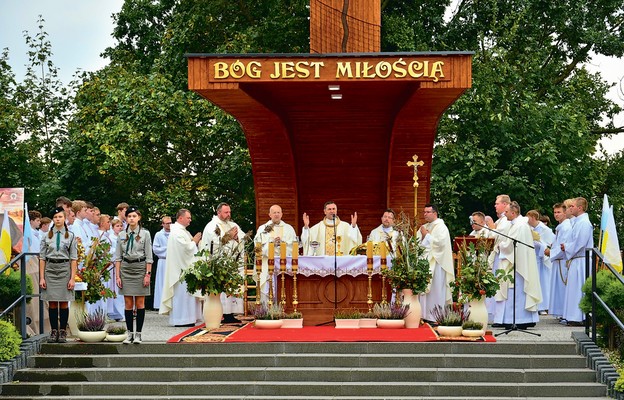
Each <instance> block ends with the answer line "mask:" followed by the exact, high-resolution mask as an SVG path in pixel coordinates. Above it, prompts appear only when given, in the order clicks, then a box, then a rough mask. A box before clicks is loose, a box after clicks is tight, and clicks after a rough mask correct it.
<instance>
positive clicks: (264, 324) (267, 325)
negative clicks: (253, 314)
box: [254, 319, 284, 329]
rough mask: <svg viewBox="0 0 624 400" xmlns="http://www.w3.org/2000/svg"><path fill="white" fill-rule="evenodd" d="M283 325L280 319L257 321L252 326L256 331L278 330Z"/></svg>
mask: <svg viewBox="0 0 624 400" xmlns="http://www.w3.org/2000/svg"><path fill="white" fill-rule="evenodd" d="M283 323H284V322H283V321H282V320H281V319H257V320H256V321H255V322H254V326H255V327H256V328H258V329H279V328H281V327H282V324H283Z"/></svg>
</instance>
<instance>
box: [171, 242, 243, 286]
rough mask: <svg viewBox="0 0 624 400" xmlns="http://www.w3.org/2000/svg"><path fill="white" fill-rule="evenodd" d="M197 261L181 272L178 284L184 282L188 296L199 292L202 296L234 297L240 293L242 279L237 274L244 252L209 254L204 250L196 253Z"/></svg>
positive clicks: (235, 250) (233, 250) (207, 250)
mask: <svg viewBox="0 0 624 400" xmlns="http://www.w3.org/2000/svg"><path fill="white" fill-rule="evenodd" d="M197 256H198V258H199V259H198V260H197V261H195V262H194V263H193V264H192V265H191V266H190V267H189V268H187V269H185V270H183V271H182V274H181V275H180V282H182V281H184V282H186V290H187V291H188V292H189V293H190V294H194V293H196V292H197V291H200V292H201V294H202V295H204V296H205V295H207V294H220V293H225V294H226V295H228V296H236V295H239V294H240V292H241V288H242V286H243V283H244V278H243V276H242V275H241V274H240V272H239V268H240V266H241V262H244V261H242V260H243V259H244V256H245V255H244V251H239V250H238V249H236V248H233V249H232V250H224V251H221V252H215V254H210V249H208V248H206V249H204V250H202V251H200V252H199V253H197Z"/></svg>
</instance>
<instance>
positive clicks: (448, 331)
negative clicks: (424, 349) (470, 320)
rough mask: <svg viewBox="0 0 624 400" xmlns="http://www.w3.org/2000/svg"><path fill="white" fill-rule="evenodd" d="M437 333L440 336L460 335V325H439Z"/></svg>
mask: <svg viewBox="0 0 624 400" xmlns="http://www.w3.org/2000/svg"><path fill="white" fill-rule="evenodd" d="M438 333H439V334H440V336H445V337H459V336H461V335H462V327H461V326H445V325H439V326H438Z"/></svg>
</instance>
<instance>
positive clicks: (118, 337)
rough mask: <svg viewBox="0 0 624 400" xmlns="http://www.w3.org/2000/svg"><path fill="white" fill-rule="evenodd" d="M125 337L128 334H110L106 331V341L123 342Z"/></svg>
mask: <svg viewBox="0 0 624 400" xmlns="http://www.w3.org/2000/svg"><path fill="white" fill-rule="evenodd" d="M127 337H128V335H126V334H125V333H120V334H115V335H111V334H110V333H107V334H106V341H107V342H123V341H124V340H125V339H126V338H127Z"/></svg>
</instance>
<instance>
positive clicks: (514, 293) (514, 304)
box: [470, 217, 542, 337]
mask: <svg viewBox="0 0 624 400" xmlns="http://www.w3.org/2000/svg"><path fill="white" fill-rule="evenodd" d="M516 218H518V217H516ZM470 222H472V223H473V224H474V225H477V226H480V227H482V228H485V229H487V230H489V231H491V232H494V233H496V234H497V235H501V236H503V237H506V238H507V239H510V240H511V241H512V242H513V257H514V259H513V275H514V288H513V313H512V323H511V326H510V327H509V328H508V329H506V330H504V331H502V332H499V333H497V334H496V335H494V336H496V337H498V336H500V335H502V334H505V335H507V334H509V332H513V331H518V332H523V333H528V334H529V335H535V336H542V335H541V334H539V333H536V332H531V331H528V330H526V329H519V328H518V326H517V325H516V289H517V288H518V285H516V277H517V271H516V246H517V244H518V243H520V244H522V245H525V246H526V247H529V248H531V249H535V247H533V245H530V244H528V243H524V242H523V241H520V240H518V239H516V238H513V237H511V236H508V235H506V234H504V233H502V232H499V231H497V230H496V229H491V228H489V227H487V226H485V225H481V224H480V223H478V222H476V221H474V220H473V219H472V218H471V219H470Z"/></svg>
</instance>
